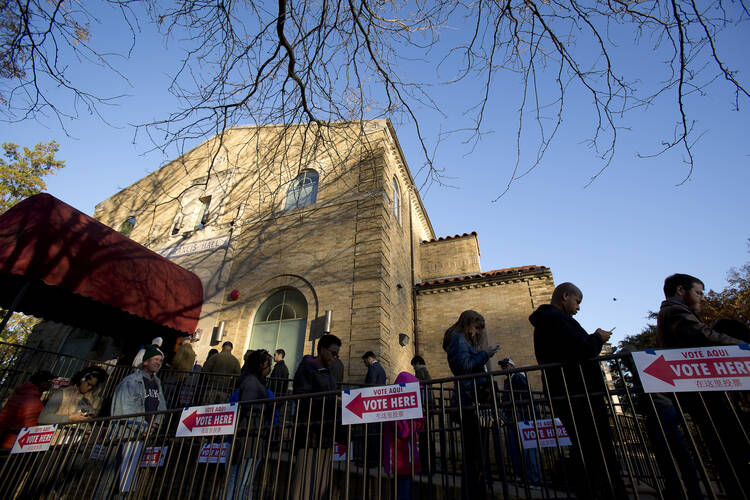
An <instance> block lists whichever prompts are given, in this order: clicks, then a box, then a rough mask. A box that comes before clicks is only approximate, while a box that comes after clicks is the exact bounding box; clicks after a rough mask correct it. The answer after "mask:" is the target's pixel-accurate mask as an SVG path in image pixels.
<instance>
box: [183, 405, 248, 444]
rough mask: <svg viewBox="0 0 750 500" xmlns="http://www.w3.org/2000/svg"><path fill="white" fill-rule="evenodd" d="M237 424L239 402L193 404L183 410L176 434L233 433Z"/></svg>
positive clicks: (205, 434)
mask: <svg viewBox="0 0 750 500" xmlns="http://www.w3.org/2000/svg"><path fill="white" fill-rule="evenodd" d="M236 424H237V403H229V404H223V405H206V406H192V407H189V408H185V409H183V410H182V415H181V416H180V422H179V424H178V425H177V433H176V434H175V436H176V437H192V436H225V435H231V434H234V427H235V425H236Z"/></svg>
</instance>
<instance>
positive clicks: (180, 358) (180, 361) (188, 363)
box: [171, 337, 197, 372]
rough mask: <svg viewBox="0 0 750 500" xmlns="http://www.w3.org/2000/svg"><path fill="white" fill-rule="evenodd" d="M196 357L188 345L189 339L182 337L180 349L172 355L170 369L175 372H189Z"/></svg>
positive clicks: (190, 345) (189, 344) (191, 347)
mask: <svg viewBox="0 0 750 500" xmlns="http://www.w3.org/2000/svg"><path fill="white" fill-rule="evenodd" d="M196 357H197V355H196V354H195V351H194V350H193V346H192V344H191V343H190V337H184V338H183V339H182V343H181V344H180V347H179V348H178V349H177V352H176V353H175V355H174V358H172V366H171V368H172V369H173V370H177V371H183V372H189V371H190V370H192V369H193V365H194V364H195V358H196Z"/></svg>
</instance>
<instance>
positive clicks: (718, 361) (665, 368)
mask: <svg viewBox="0 0 750 500" xmlns="http://www.w3.org/2000/svg"><path fill="white" fill-rule="evenodd" d="M643 371H644V372H645V373H648V374H649V375H651V376H652V377H655V378H658V379H659V380H661V381H663V382H666V383H668V384H670V385H674V381H675V380H687V379H695V378H717V377H750V359H748V358H747V357H735V358H711V359H701V360H694V359H690V360H688V359H678V360H674V361H667V360H665V359H664V355H661V356H659V357H658V358H657V359H656V361H654V362H653V363H651V364H650V365H648V366H647V367H646V369H645V370H643Z"/></svg>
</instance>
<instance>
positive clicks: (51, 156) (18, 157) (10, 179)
mask: <svg viewBox="0 0 750 500" xmlns="http://www.w3.org/2000/svg"><path fill="white" fill-rule="evenodd" d="M59 147H60V146H59V145H58V144H57V142H55V141H50V142H47V143H41V142H40V143H39V144H37V145H36V146H34V149H29V148H27V147H24V148H23V151H19V149H20V147H19V146H18V145H17V144H13V143H12V142H5V143H3V151H4V153H3V157H2V158H0V214H2V213H4V212H5V211H6V210H8V209H9V208H10V207H12V206H13V205H15V204H16V203H18V202H19V201H21V200H23V199H25V198H28V197H29V196H32V195H35V194H37V193H41V192H42V191H44V190H45V189H46V188H47V185H46V184H45V182H44V177H46V176H48V175H52V174H55V173H56V172H57V170H59V169H61V168H63V167H64V166H65V162H64V161H61V160H57V159H56V158H55V153H57V151H58V149H59Z"/></svg>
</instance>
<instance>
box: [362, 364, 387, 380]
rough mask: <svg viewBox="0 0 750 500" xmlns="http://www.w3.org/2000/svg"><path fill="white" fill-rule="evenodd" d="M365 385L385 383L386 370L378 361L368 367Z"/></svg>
mask: <svg viewBox="0 0 750 500" xmlns="http://www.w3.org/2000/svg"><path fill="white" fill-rule="evenodd" d="M365 385H385V370H383V367H382V366H381V365H380V363H378V362H377V361H373V363H372V364H371V365H370V366H369V367H368V368H367V375H366V376H365Z"/></svg>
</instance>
